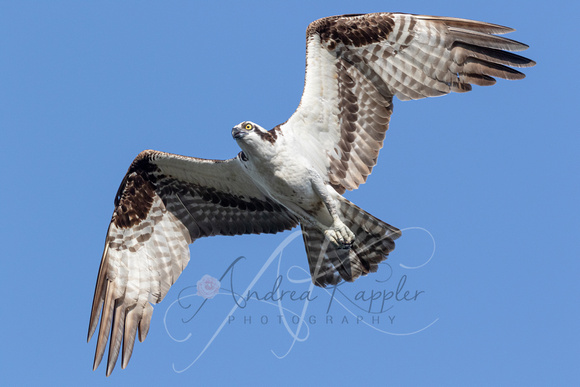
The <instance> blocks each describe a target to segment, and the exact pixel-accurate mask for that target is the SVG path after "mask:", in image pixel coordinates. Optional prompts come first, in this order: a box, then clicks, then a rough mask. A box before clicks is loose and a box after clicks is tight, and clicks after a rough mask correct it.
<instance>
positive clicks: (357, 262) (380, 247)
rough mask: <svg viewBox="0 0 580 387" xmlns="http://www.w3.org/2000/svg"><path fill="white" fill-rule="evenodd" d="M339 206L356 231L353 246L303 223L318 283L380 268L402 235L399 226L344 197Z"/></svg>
mask: <svg viewBox="0 0 580 387" xmlns="http://www.w3.org/2000/svg"><path fill="white" fill-rule="evenodd" d="M339 210H340V214H341V218H342V221H343V222H344V224H345V225H346V226H347V227H348V228H349V229H350V230H351V231H352V232H353V233H354V235H355V241H354V243H353V244H352V246H351V247H350V249H344V248H340V247H337V246H335V245H333V244H332V243H330V242H329V241H328V239H326V238H325V237H324V232H323V231H322V230H320V229H319V228H317V227H314V226H312V225H308V224H303V223H301V227H302V232H303V238H304V245H305V246H306V254H307V256H308V263H309V266H310V274H311V275H312V281H313V282H314V284H315V285H317V286H322V287H324V286H326V285H335V284H337V283H339V282H340V281H342V280H345V281H348V282H352V281H354V280H355V279H357V278H358V277H360V276H361V275H367V274H368V273H374V272H376V271H377V270H378V264H379V263H380V262H382V261H384V260H385V259H387V256H388V255H389V253H390V252H391V251H393V250H394V249H395V242H394V241H395V239H397V238H398V237H400V236H401V231H400V230H399V229H398V228H396V227H393V226H391V225H390V224H387V223H385V222H383V221H382V220H380V219H377V218H375V217H374V216H372V215H371V214H369V213H368V212H366V211H364V210H362V209H361V208H359V207H357V206H356V205H355V204H353V203H351V202H349V201H348V200H346V199H344V198H342V199H341V202H340V208H339Z"/></svg>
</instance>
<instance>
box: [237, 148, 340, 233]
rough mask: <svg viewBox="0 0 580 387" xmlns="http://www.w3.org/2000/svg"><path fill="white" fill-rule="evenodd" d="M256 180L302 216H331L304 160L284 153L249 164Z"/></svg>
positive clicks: (284, 204)
mask: <svg viewBox="0 0 580 387" xmlns="http://www.w3.org/2000/svg"><path fill="white" fill-rule="evenodd" d="M248 172H249V175H250V176H251V178H252V180H254V182H255V183H256V184H257V185H258V186H259V187H260V188H261V189H262V190H263V191H264V193H266V194H267V195H269V196H270V197H272V198H273V199H274V200H276V201H277V202H279V203H280V204H282V205H283V206H285V207H286V208H288V209H289V210H290V211H292V212H294V213H295V214H296V215H298V216H300V217H305V215H308V216H309V217H315V218H320V221H323V222H324V223H326V222H327V218H328V217H329V214H328V211H327V210H326V207H325V206H324V203H323V202H322V200H321V199H320V197H319V196H318V194H317V193H316V191H315V190H314V188H313V186H312V174H313V173H315V172H313V171H312V170H311V169H309V168H308V167H307V164H306V163H305V162H304V161H303V160H301V158H300V157H295V156H292V157H286V155H285V154H284V153H282V154H278V155H276V157H273V158H271V159H268V160H264V161H261V162H260V161H259V160H255V161H254V162H251V163H250V164H249V165H248Z"/></svg>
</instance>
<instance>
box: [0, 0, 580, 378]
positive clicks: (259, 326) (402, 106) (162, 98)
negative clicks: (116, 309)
mask: <svg viewBox="0 0 580 387" xmlns="http://www.w3.org/2000/svg"><path fill="white" fill-rule="evenodd" d="M119 3H120V2H111V1H109V2H68V1H54V2H29V1H18V2H16V1H12V2H8V1H0V144H1V145H2V152H1V153H0V165H1V167H0V168H1V174H2V178H3V183H2V189H1V190H0V199H1V200H0V203H1V204H0V206H1V207H0V213H1V215H2V219H3V222H2V226H1V227H2V232H1V233H0V240H1V242H2V247H3V248H2V253H1V255H2V259H1V260H0V270H1V272H2V273H3V279H2V281H1V282H0V287H1V288H0V289H1V291H2V294H4V302H3V305H2V308H3V313H2V319H1V323H0V324H1V328H2V329H0V338H1V340H2V346H1V349H0V351H1V353H2V361H1V362H0V372H1V373H2V379H3V382H4V384H6V385H16V384H19V385H39V384H47V383H49V382H50V383H51V384H59V385H79V384H83V385H100V384H102V383H104V381H105V375H104V374H105V370H104V366H103V365H101V367H100V368H99V369H98V370H97V371H96V372H93V371H92V369H91V368H92V360H93V353H94V346H95V343H94V339H93V341H92V342H91V343H90V344H86V330H87V325H88V319H89V313H90V305H91V301H92V297H93V290H94V284H95V279H96V274H97V270H98V266H99V262H100V258H101V253H102V248H103V241H104V237H105V232H106V229H107V226H108V222H109V220H110V216H111V213H112V211H113V198H114V195H115V193H116V190H117V187H118V185H119V183H120V182H121V179H122V177H123V175H124V173H125V171H126V170H127V168H128V166H129V164H130V163H131V161H132V159H133V158H134V157H135V156H136V155H137V154H138V153H139V152H140V151H141V150H143V149H157V150H162V151H167V152H173V153H178V154H184V155H190V156H197V157H207V158H229V157H232V156H233V155H235V154H236V153H237V152H238V151H239V149H238V147H237V145H236V143H235V142H234V141H233V140H232V139H231V135H230V129H231V127H232V126H233V125H235V124H237V123H239V122H241V121H244V120H252V121H255V122H257V123H259V124H261V125H262V126H264V127H266V128H270V127H273V126H275V125H276V124H279V123H281V122H283V121H285V120H286V119H287V118H288V117H289V116H290V114H291V113H292V112H293V111H294V109H295V108H296V106H297V104H298V101H299V98H300V95H301V92H302V86H303V77H304V33H305V29H306V27H307V25H308V23H309V22H311V21H313V20H315V19H318V18H321V17H324V16H329V15H335V14H344V13H365V12H379V11H401V12H411V13H422V14H434V15H442V16H455V17H463V18H472V19H477V20H483V21H489V22H493V23H497V24H503V25H508V26H510V27H514V28H516V29H517V30H518V31H517V32H515V33H512V34H510V35H509V37H510V38H513V39H516V40H519V41H522V42H525V43H527V44H529V45H530V47H531V48H530V49H529V50H528V51H526V52H525V54H524V55H526V56H528V57H531V58H533V59H534V60H536V61H537V62H538V65H537V66H536V67H534V68H531V69H526V70H525V72H526V74H527V78H526V79H525V80H523V81H518V82H508V81H499V82H498V84H497V85H495V86H493V87H489V88H481V87H476V88H475V90H474V91H473V92H471V93H468V94H463V95H450V96H446V97H444V98H435V99H429V100H421V101H414V102H404V103H403V102H400V101H396V102H395V114H394V116H393V118H392V121H391V127H390V129H389V132H388V133H387V138H386V140H385V145H384V148H383V150H382V152H381V155H380V157H379V163H378V166H377V167H376V168H375V169H374V171H373V174H372V176H371V177H370V178H369V180H368V182H367V184H365V185H363V186H362V187H361V189H359V190H358V191H355V192H352V193H349V194H348V195H347V197H348V198H349V199H350V200H352V201H354V202H355V203H357V204H358V205H359V206H360V207H362V208H364V209H366V210H367V211H369V212H370V213H372V214H374V215H375V216H377V217H379V218H381V219H383V220H385V221H387V222H389V223H391V224H393V225H395V226H397V227H399V228H401V229H403V230H406V231H404V236H403V237H402V238H401V239H399V241H397V248H396V250H395V251H394V252H393V253H392V254H391V256H390V258H389V260H388V265H384V266H383V267H382V268H381V270H380V271H379V273H377V274H375V275H374V276H368V277H366V278H364V279H361V280H359V281H357V282H356V283H354V284H352V285H347V286H344V287H341V288H339V289H340V291H339V292H338V293H335V294H334V295H331V294H328V293H326V292H325V291H324V290H321V289H314V290H313V291H312V293H309V296H310V297H311V298H313V299H312V300H311V301H310V302H309V303H308V305H306V311H305V317H306V320H307V322H308V324H307V325H303V326H302V327H301V329H300V331H299V332H298V334H297V337H298V340H297V341H296V342H294V343H293V338H292V335H291V333H292V332H294V334H295V333H296V330H297V327H298V325H297V324H295V323H294V322H293V321H292V317H291V316H292V313H298V314H300V313H301V312H302V311H303V310H304V308H305V304H304V302H303V301H300V300H295V299H291V298H286V299H284V300H283V301H282V306H283V307H284V308H286V309H284V310H285V316H286V318H287V319H288V329H287V328H286V326H285V325H284V322H283V319H281V318H280V317H278V316H279V315H280V311H279V309H278V307H277V306H276V305H272V304H269V303H267V302H265V301H267V300H256V299H255V298H254V299H252V300H250V301H248V302H247V304H245V305H244V308H238V309H237V310H235V311H234V312H233V314H232V317H233V319H232V317H230V318H229V319H228V313H229V312H230V311H231V310H232V307H233V306H234V303H233V299H232V297H231V295H228V294H227V293H228V291H227V290H228V289H229V290H231V286H230V285H231V284H230V282H229V281H230V277H227V276H226V277H225V279H224V281H222V289H221V292H220V294H218V295H217V296H216V297H215V298H214V299H212V300H209V301H208V302H207V303H206V304H205V305H204V306H203V308H202V309H200V311H199V313H198V314H197V315H196V316H195V317H194V318H193V319H191V320H190V321H189V322H183V321H184V320H188V319H190V318H191V316H192V314H193V313H192V310H193V309H195V308H197V307H198V306H199V304H200V300H201V299H200V297H195V296H192V297H187V296H190V295H193V294H194V293H195V291H194V290H192V288H188V287H191V286H195V284H196V282H197V281H198V280H199V279H200V278H201V277H202V276H203V275H206V274H207V275H210V276H213V277H217V278H219V277H220V276H221V275H222V274H224V272H225V271H226V269H227V268H228V266H229V265H231V264H232V263H233V262H234V261H235V259H236V258H238V257H240V256H244V257H245V259H242V260H240V261H238V262H237V263H236V264H235V273H234V278H233V279H232V282H233V284H234V288H235V289H234V290H235V291H236V292H239V291H241V290H244V289H245V287H246V286H247V285H248V284H249V283H250V282H251V281H252V280H253V279H254V277H255V276H256V275H257V273H259V272H260V270H261V269H263V268H265V270H264V272H263V274H262V275H261V276H260V277H259V279H258V280H257V282H256V285H255V288H254V289H255V291H256V292H257V293H256V294H257V295H258V297H261V298H264V297H266V296H267V292H268V291H271V290H272V288H273V287H274V286H275V281H276V278H277V276H278V272H277V270H279V273H280V275H281V276H282V277H281V278H282V282H281V284H280V289H281V290H285V291H292V290H294V291H296V294H303V293H304V292H305V291H308V286H307V285H306V284H305V283H303V282H300V280H302V279H304V278H305V276H304V273H303V272H302V271H301V269H300V268H302V269H306V255H305V253H304V250H303V246H302V243H301V241H300V239H301V238H297V239H295V240H293V241H292V240H290V239H291V238H293V237H294V236H295V234H292V232H286V233H283V234H279V235H264V236H242V237H230V238H226V237H215V238H208V239H205V240H200V241H198V242H196V243H195V244H194V245H192V247H191V255H192V259H191V261H190V263H189V266H188V267H187V269H186V270H185V271H184V273H183V274H182V276H181V277H180V279H179V281H178V282H177V283H176V284H175V285H174V287H173V288H172V290H171V291H170V292H169V294H168V295H167V297H166V298H165V300H164V301H163V303H161V304H159V305H157V306H156V307H155V313H154V315H153V321H152V324H151V331H150V333H149V336H148V338H147V340H146V341H145V342H144V343H137V344H136V346H135V350H134V353H133V357H132V359H131V363H130V364H129V366H128V368H127V369H125V370H121V368H120V365H118V366H117V369H116V370H115V372H114V373H113V375H112V376H111V377H110V378H108V379H106V382H107V383H108V384H109V385H126V384H127V383H131V384H137V383H142V384H145V385H148V384H164V385H167V384H171V385H191V384H193V383H195V384H200V385H235V384H246V383H248V384H249V383H250V382H251V383H253V384H255V385H268V384H272V383H274V382H275V383H276V384H279V385H297V384H302V385H309V384H314V383H318V384H322V385H326V384H333V385H346V384H352V383H366V384H370V385H377V384H381V385H427V384H430V385H433V384H448V385H461V384H462V385H465V384H475V385H489V384H492V383H493V384H500V385H514V384H526V385H542V384H567V383H570V382H571V381H573V380H576V381H577V380H578V377H579V373H578V360H579V359H580V356H579V355H580V353H579V349H578V348H579V344H580V343H579V334H578V328H577V321H578V319H579V317H580V315H579V313H578V306H579V302H578V301H579V296H580V291H579V290H580V288H579V286H578V282H579V281H578V279H579V274H580V263H579V262H580V261H579V259H578V258H579V257H578V251H579V248H580V245H579V242H578V233H579V232H580V227H579V222H578V219H579V215H580V211H579V207H578V197H580V184H579V182H578V166H579V157H578V147H579V145H580V136H579V134H578V124H577V120H576V105H577V102H578V97H577V89H578V80H577V79H578V77H576V76H575V71H576V68H577V63H578V62H579V60H580V58H579V54H578V50H576V49H575V44H574V43H572V39H573V37H575V36H577V35H578V33H579V32H580V31H578V24H577V23H576V22H575V21H574V20H572V21H569V20H562V15H564V16H565V15H568V14H569V15H576V14H577V13H578V11H580V10H579V9H578V8H579V7H578V5H577V4H576V3H574V2H559V1H552V2H534V1H532V2H530V1H509V2H505V1H499V0H497V1H496V0H489V1H486V2H485V7H482V6H481V3H479V2H475V3H474V2H467V1H446V2H433V1H412V2H411V1H390V2H385V1H357V2H352V1H337V0H334V1H320V2H313V1H296V2H284V3H282V2H279V3H277V2H235V3H234V2H232V3H228V2H219V1H214V2H194V1H189V2H185V1H175V2H151V1H149V2H131V1H126V2H122V4H119ZM169 3H170V4H169ZM288 238H290V239H288ZM285 242H288V246H287V247H286V248H285V249H284V250H283V251H282V255H281V256H279V255H276V256H274V258H275V259H274V260H273V261H272V263H271V265H270V266H268V267H265V266H264V265H265V263H267V262H268V259H269V257H271V255H272V254H273V253H274V252H275V250H276V249H277V248H278V247H279V246H280V245H281V244H283V243H285ZM278 264H279V267H278ZM419 266H420V267H419ZM416 267H418V268H416ZM293 281H294V282H293ZM401 283H402V285H401ZM397 287H399V288H400V289H401V291H400V293H399V299H397V296H396V295H395V293H396V289H397ZM404 291H409V292H410V293H409V294H410V295H415V294H417V293H418V295H417V297H416V299H413V300H404V299H401V298H404V297H403V294H404ZM180 292H181V293H180ZM389 292H391V293H389ZM180 294H181V297H182V304H183V306H187V305H186V304H187V303H189V302H190V303H191V305H192V306H191V307H190V308H188V309H185V308H184V307H183V306H180V304H179V303H176V301H177V299H178V297H179V295H180ZM286 294H287V295H288V294H290V293H286ZM375 297H376V298H375ZM379 297H380V300H379ZM369 298H371V299H372V298H375V300H376V301H374V302H373V303H372V305H371V302H370V300H369ZM383 298H386V300H385V302H384V303H383V302H382V300H383ZM409 298H411V296H409ZM186 301H187V302H186ZM379 301H380V305H379ZM341 304H342V305H341ZM381 307H382V310H381ZM369 308H370V311H369ZM369 312H370V313H369ZM329 316H330V318H331V321H329V319H328V318H329ZM373 316H374V317H375V320H373ZM224 319H225V321H226V323H225V324H224V326H223V329H221V330H219V327H220V324H222V322H223V321H224ZM357 320H358V321H357ZM357 322H358V323H357ZM218 330H219V332H218V334H217V335H216V336H215V338H214V340H213V341H211V340H212V337H213V336H214V335H215V333H216V332H217V331H218ZM188 335H189V337H190V338H189V339H188V340H185V341H183V339H184V338H186V337H188ZM210 341H211V344H210V345H209V346H208V347H207V350H205V352H204V353H203V354H202V356H201V357H199V359H198V360H197V361H196V362H195V363H193V362H194V360H195V359H196V358H197V357H198V355H199V354H200V353H201V352H202V351H203V349H204V347H205V346H206V345H207V344H208V342H210ZM276 355H277V356H276ZM283 355H286V356H283ZM280 357H281V358H280ZM192 363H193V364H192ZM190 365H191V366H190ZM188 366H189V368H187V367H188ZM185 368H187V370H186V371H184V372H175V370H177V371H181V370H183V369H185Z"/></svg>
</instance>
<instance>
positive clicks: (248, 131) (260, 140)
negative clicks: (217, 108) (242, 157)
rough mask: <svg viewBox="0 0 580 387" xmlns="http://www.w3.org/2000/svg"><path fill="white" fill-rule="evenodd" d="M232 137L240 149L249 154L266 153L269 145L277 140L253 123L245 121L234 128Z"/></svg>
mask: <svg viewBox="0 0 580 387" xmlns="http://www.w3.org/2000/svg"><path fill="white" fill-rule="evenodd" d="M232 137H233V138H234V139H235V140H236V142H237V143H238V145H239V146H240V148H242V150H244V151H245V152H246V153H248V154H252V153H255V152H254V151H257V152H264V151H265V149H266V148H268V146H266V144H268V145H273V144H274V142H275V141H276V138H275V137H274V136H273V135H272V134H271V133H270V132H268V131H267V130H266V129H264V128H262V127H261V126H260V125H257V124H255V123H253V122H251V121H244V122H242V123H240V124H238V125H236V126H234V127H233V128H232Z"/></svg>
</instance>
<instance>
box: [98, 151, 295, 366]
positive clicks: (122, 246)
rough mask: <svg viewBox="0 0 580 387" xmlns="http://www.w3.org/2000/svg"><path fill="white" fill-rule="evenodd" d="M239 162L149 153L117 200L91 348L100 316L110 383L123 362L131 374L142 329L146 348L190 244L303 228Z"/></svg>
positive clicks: (101, 341) (127, 177) (100, 277)
mask: <svg viewBox="0 0 580 387" xmlns="http://www.w3.org/2000/svg"><path fill="white" fill-rule="evenodd" d="M242 168H243V167H242V165H241V161H240V159H239V156H238V157H235V158H233V159H230V160H225V161H218V160H203V159H197V158H191V157H183V156H177V155H172V154H168V153H162V152H156V151H143V152H141V153H140V154H139V155H138V156H137V158H135V160H134V161H133V163H132V164H131V167H130V168H129V171H128V172H127V174H126V175H125V178H124V179H123V182H122V183H121V186H120V187H119V192H118V193H117V197H116V200H115V211H114V213H113V218H112V220H111V224H110V226H109V230H108V232H107V238H106V241H105V250H104V252H103V258H102V261H101V265H100V268H99V275H98V277H97V285H96V288H95V296H94V300H93V307H92V310H91V318H90V324H89V333H88V340H90V338H91V337H92V335H93V333H94V332H95V330H96V328H97V325H98V322H99V316H100V315H101V310H102V317H101V325H100V328H99V334H98V339H97V348H96V352H95V361H94V369H96V368H97V367H98V365H99V364H100V362H101V359H102V357H103V354H104V352H105V347H106V345H107V341H108V338H109V331H110V336H111V342H110V344H109V356H108V363H107V375H109V374H110V373H111V372H112V371H113V368H114V367H115V363H116V361H117V357H118V355H119V351H120V349H121V343H122V345H123V351H122V366H123V368H125V367H126V365H127V363H128V362H129V359H130V357H131V353H132V350H133V344H134V342H135V336H136V333H137V329H138V330H139V340H140V341H143V340H144V339H145V337H146V336H147V332H148V330H149V323H150V321H151V315H152V313H153V306H152V305H151V303H158V302H160V301H161V300H162V299H163V297H164V296H165V295H166V294H167V291H168V290H169V288H170V286H171V285H172V284H173V283H174V282H175V281H176V280H177V278H178V277H179V275H180V274H181V272H182V270H183V269H184V268H185V266H186V265H187V263H188V261H189V248H188V244H190V243H193V241H195V240H196V239H197V238H201V237H204V236H211V235H239V234H259V233H276V232H279V231H282V230H288V229H291V228H293V227H295V226H296V225H297V224H298V221H297V220H296V219H295V218H294V216H292V215H291V214H290V213H289V212H288V211H287V210H286V209H284V208H283V207H281V206H280V205H278V204H277V203H275V202H274V201H272V200H271V199H269V198H268V197H266V196H265V195H264V194H262V192H261V191H260V190H259V189H258V188H257V187H256V186H255V185H254V184H253V183H252V182H251V181H250V180H249V179H247V177H246V175H245V173H244V172H243V171H242Z"/></svg>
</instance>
